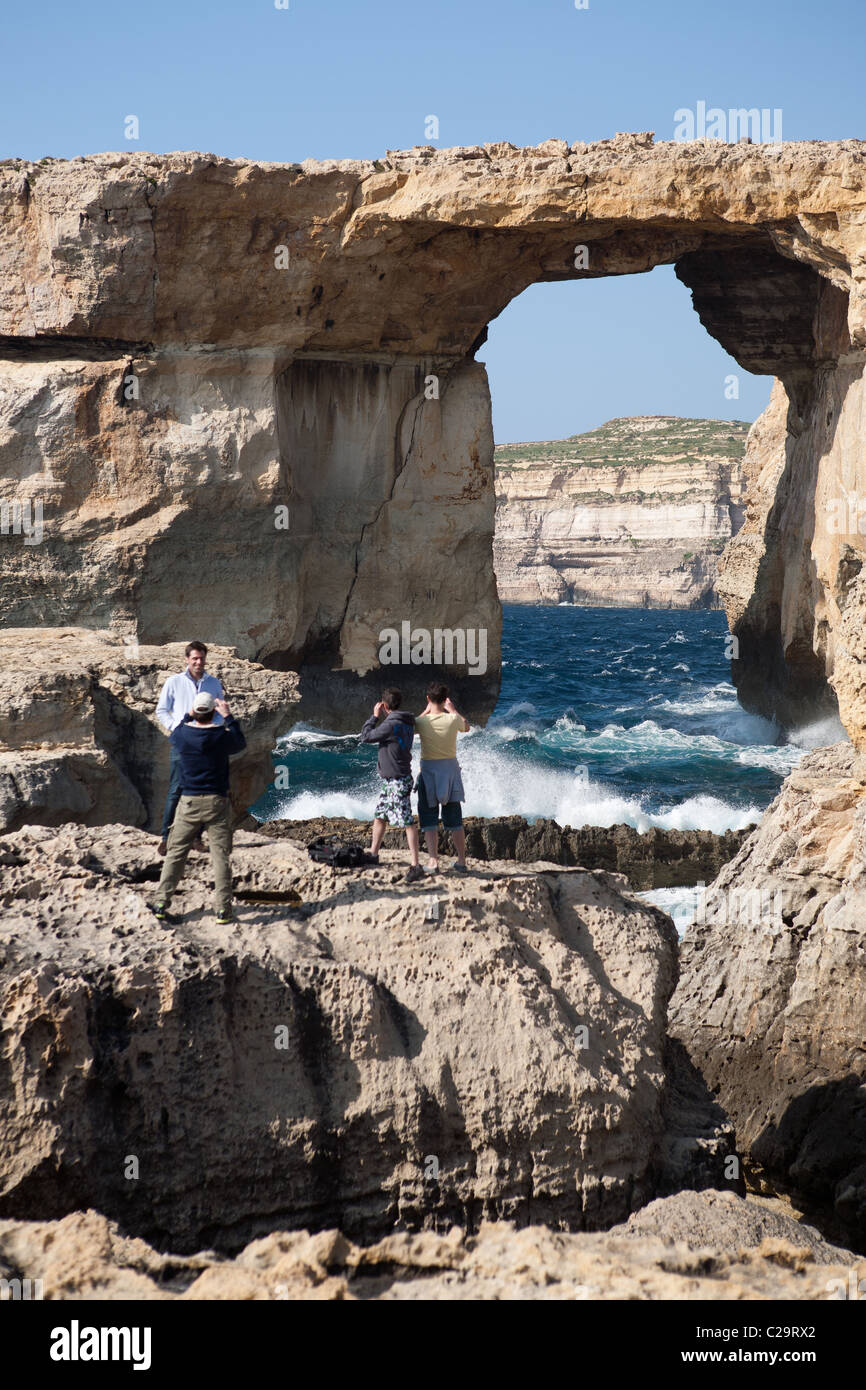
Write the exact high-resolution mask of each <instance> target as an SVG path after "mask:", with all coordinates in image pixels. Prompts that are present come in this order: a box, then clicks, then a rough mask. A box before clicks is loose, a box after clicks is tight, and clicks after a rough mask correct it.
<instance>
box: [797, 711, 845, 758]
mask: <svg viewBox="0 0 866 1390" xmlns="http://www.w3.org/2000/svg"><path fill="white" fill-rule="evenodd" d="M788 739H789V741H790V742H791V743H793V744H794V745H795V746H796V747H797V748H802V749H803V750H804V752H805V751H807V750H809V749H811V748H826V747H827V745H828V744H830V743H847V742H848V733H847V730H846V729H845V726H844V724H843V723H842V721H841V720H840V719H839V718H838V716H837V715H835V714H830V715H827V716H826V718H824V719H816V720H815V721H814V723H812V724H804V725H803V727H802V728H800V729H792V730H791V732H790V733H789V734H788Z"/></svg>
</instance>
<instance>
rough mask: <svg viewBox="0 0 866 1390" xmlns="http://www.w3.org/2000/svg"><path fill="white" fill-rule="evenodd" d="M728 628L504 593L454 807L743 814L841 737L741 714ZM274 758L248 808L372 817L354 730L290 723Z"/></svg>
mask: <svg viewBox="0 0 866 1390" xmlns="http://www.w3.org/2000/svg"><path fill="white" fill-rule="evenodd" d="M727 639H728V627H727V621H726V619H725V615H724V613H722V612H721V611H717V610H701V611H682V610H667V609H665V610H661V609H634V608H625V609H616V608H583V607H577V606H573V605H570V604H560V605H559V606H556V607H536V606H530V605H525V604H506V605H504V606H503V629H502V687H501V692H500V696H499V701H498V703H497V706H496V709H495V711H494V713H493V715H492V716H491V718H490V720H489V722H488V724H487V726H486V727H485V728H483V729H482V728H472V729H471V730H470V732H469V733H468V734H464V735H462V736H461V738H460V740H459V747H458V753H459V758H460V764H461V768H462V771H463V781H464V785H465V788H466V802H465V804H464V808H463V809H464V814H466V815H470V816H504V815H514V814H517V815H522V816H525V817H526V818H527V819H528V820H535V819H537V818H538V817H541V816H547V817H550V818H552V819H553V820H556V821H558V822H559V824H560V825H571V826H574V827H578V826H582V825H600V826H610V825H616V824H618V823H623V824H626V825H632V826H634V827H635V828H636V829H638V830H647V829H649V827H651V826H661V827H664V828H667V829H676V830H691V829H697V830H714V831H716V832H722V831H724V830H727V829H734V830H737V829H741V828H743V827H745V826H748V825H750V824H752V823H754V822H756V821H758V820H759V819H760V817H761V815H762V813H763V811H764V810H765V809H766V807H767V806H768V805H769V803H770V802H771V801H772V800H773V798H774V797H775V795H776V793H777V792H778V790H779V787H780V786H781V784H782V781H783V780H784V778H785V777H786V776H787V775H788V773H789V772H790V771H791V770H792V768H794V767H795V766H796V765H797V763H798V762H799V760H800V759H801V758H802V757H803V755H804V753H805V752H806V751H807V750H808V749H810V748H816V747H820V746H822V745H824V744H828V743H835V742H838V741H839V740H840V739H844V738H846V737H847V736H846V734H845V730H844V728H843V727H842V725H841V724H840V723H839V721H838V720H837V719H835V718H823V719H821V720H817V721H815V722H814V723H812V724H808V725H805V726H804V727H803V728H801V729H795V730H793V731H788V733H787V734H783V733H782V731H781V730H780V729H779V727H778V726H777V725H776V724H775V723H774V722H773V721H772V720H769V719H764V718H762V717H761V716H759V715H756V714H749V713H747V712H746V711H745V710H744V709H743V708H742V707H741V706H740V704H739V703H738V701H737V696H736V691H735V689H734V687H733V685H732V683H731V679H730V662H729V659H728V656H727V655H726V641H727ZM416 749H417V741H416ZM418 757H419V754H418V752H417V751H416V755H415V762H416V764H417V761H418ZM274 763H275V768H276V767H279V766H282V767H284V768H285V769H286V771H285V773H284V774H283V775H282V779H283V780H284V781H287V786H286V788H285V789H284V790H277V789H276V788H275V787H273V786H272V787H271V788H270V789H269V790H268V792H266V793H265V795H264V796H263V797H262V798H261V799H260V800H259V801H258V802H257V803H256V805H255V806H254V807H253V808H252V811H253V815H255V816H256V817H257V818H258V819H259V820H269V819H278V818H288V819H293V820H296V819H306V818H309V817H313V816H348V817H354V818H357V819H361V820H369V819H370V817H371V816H372V813H373V808H374V806H375V802H376V788H377V782H376V749H375V747H373V746H370V745H364V744H359V743H358V739H357V735H355V734H338V733H334V732H333V731H330V730H328V729H325V728H316V727H315V726H313V725H311V724H309V723H307V724H297V725H295V727H294V728H293V729H291V730H290V731H289V732H288V733H287V734H286V735H285V736H284V737H283V738H281V739H280V741H279V745H278V747H277V749H276V750H275V753H274ZM648 896H649V898H650V900H651V901H654V902H656V903H657V904H658V905H659V906H661V907H663V908H664V909H665V911H668V912H670V913H671V915H672V916H673V918H674V921H675V922H676V923H677V925H678V926H680V927H682V925H683V923H684V922H686V921H687V920H688V919H689V917H690V916H691V915H693V911H694V893H692V892H691V890H688V889H685V890H682V889H663V890H656V892H654V893H653V894H651V895H648Z"/></svg>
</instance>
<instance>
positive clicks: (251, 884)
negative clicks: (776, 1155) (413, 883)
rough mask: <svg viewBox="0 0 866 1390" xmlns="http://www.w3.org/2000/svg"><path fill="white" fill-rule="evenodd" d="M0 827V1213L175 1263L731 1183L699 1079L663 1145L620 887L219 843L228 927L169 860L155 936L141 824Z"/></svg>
mask: <svg viewBox="0 0 866 1390" xmlns="http://www.w3.org/2000/svg"><path fill="white" fill-rule="evenodd" d="M2 843H3V848H2V855H3V869H2V873H3V881H2V890H0V909H2V938H0V940H2V945H0V958H2V969H0V1018H2V1021H3V1022H2V1027H3V1033H2V1050H0V1059H2V1061H0V1065H2V1069H3V1074H4V1076H5V1080H4V1083H3V1085H2V1087H0V1173H2V1179H0V1216H4V1217H16V1218H26V1217H39V1218H40V1219H42V1218H46V1217H61V1216H63V1215H65V1214H67V1213H69V1212H71V1211H74V1210H76V1209H78V1208H83V1207H87V1206H95V1207H98V1209H99V1210H100V1211H102V1212H103V1213H104V1214H105V1215H107V1216H109V1217H110V1218H112V1219H114V1220H117V1221H118V1222H120V1223H121V1224H122V1226H123V1227H124V1229H125V1230H127V1231H128V1232H131V1233H134V1234H138V1235H141V1236H142V1237H143V1238H145V1239H147V1240H149V1241H151V1242H152V1243H156V1244H157V1245H159V1246H161V1247H162V1248H171V1249H174V1250H181V1251H186V1252H190V1251H194V1250H197V1249H200V1248H201V1247H202V1246H211V1245H218V1246H219V1247H220V1248H222V1249H228V1250H237V1249H239V1248H240V1247H241V1246H242V1245H244V1244H245V1243H246V1242H247V1241H249V1240H250V1239H252V1238H253V1237H254V1236H255V1235H258V1234H263V1233H266V1232H267V1231H269V1230H272V1229H273V1228H274V1226H286V1227H288V1228H292V1229H300V1228H302V1227H305V1226H308V1227H309V1226H314V1227H327V1226H332V1225H338V1226H339V1227H340V1228H341V1229H342V1230H344V1231H345V1232H346V1234H347V1235H349V1236H350V1237H352V1238H361V1239H363V1240H364V1241H369V1240H371V1239H373V1238H374V1237H375V1236H376V1235H378V1234H386V1233H387V1232H388V1231H390V1230H392V1229H393V1228H394V1227H395V1226H396V1225H402V1226H403V1227H405V1228H409V1229H417V1228H419V1227H424V1226H427V1227H432V1228H435V1229H438V1230H443V1229H447V1228H448V1227H449V1226H450V1224H451V1223H452V1222H454V1221H459V1222H460V1223H462V1224H464V1225H468V1226H470V1227H472V1228H474V1227H477V1225H478V1223H479V1222H480V1221H481V1220H482V1219H484V1218H485V1217H497V1218H511V1219H514V1220H516V1221H517V1222H518V1223H519V1224H521V1225H524V1224H528V1223H532V1222H536V1223H539V1222H540V1223H549V1224H551V1225H554V1226H557V1225H565V1226H567V1227H570V1228H572V1229H590V1230H591V1229H599V1228H603V1227H605V1226H608V1225H611V1224H612V1223H613V1222H615V1221H617V1220H623V1219H625V1218H626V1217H627V1216H628V1215H629V1213H630V1212H631V1211H633V1210H634V1209H636V1208H637V1207H639V1206H640V1205H641V1204H642V1203H644V1202H646V1201H648V1200H650V1199H651V1198H652V1197H654V1196H655V1195H657V1194H658V1193H659V1192H661V1191H665V1190H670V1188H671V1187H672V1186H683V1185H689V1184H690V1183H696V1184H697V1185H699V1186H706V1185H715V1186H718V1185H728V1186H729V1185H732V1184H729V1183H727V1182H726V1180H725V1179H724V1176H723V1173H724V1166H725V1159H726V1157H727V1155H729V1154H730V1153H731V1152H732V1148H731V1135H730V1130H729V1127H728V1126H727V1123H726V1122H725V1120H724V1117H722V1116H721V1115H720V1112H718V1110H717V1108H716V1107H714V1106H713V1104H712V1103H711V1101H710V1099H709V1097H708V1095H707V1093H706V1091H705V1089H704V1091H703V1093H702V1099H699V1100H698V1102H697V1104H696V1103H695V1098H694V1094H693V1095H692V1097H691V1099H690V1106H691V1109H690V1110H689V1112H688V1116H687V1118H688V1121H689V1125H691V1130H690V1133H687V1132H686V1131H687V1129H688V1126H687V1125H686V1124H685V1119H684V1115H683V1114H680V1113H679V1112H677V1113H676V1114H674V1113H672V1109H671V1104H670V1096H669V1094H668V1087H667V1074H666V1051H667V1045H668V1044H667V1040H666V1016H667V1000H668V997H669V996H670V993H671V991H672V990H673V987H674V984H675V980H676V936H675V932H674V929H673V925H672V923H671V921H670V919H669V918H668V917H666V916H665V915H664V914H663V913H660V912H658V911H657V910H656V909H654V908H650V907H647V906H645V905H644V904H642V903H640V902H638V901H637V900H636V899H634V898H631V897H629V896H628V894H627V889H626V885H625V882H624V880H623V879H621V878H619V877H617V876H614V875H607V874H602V873H598V874H590V873H584V872H581V871H579V870H572V871H568V870H563V869H558V868H555V867H554V866H543V865H542V866H538V865H536V866H533V867H532V868H526V869H524V868H519V867H517V866H515V865H513V864H501V863H496V864H490V865H486V866H485V867H484V869H483V871H482V872H477V873H473V874H471V875H470V876H469V877H467V878H465V879H460V878H456V877H449V876H446V875H443V876H442V877H441V878H440V879H437V880H436V881H435V883H430V884H426V883H425V884H424V885H422V886H421V887H420V889H418V888H407V887H406V886H405V884H404V882H403V878H404V875H405V869H406V863H407V859H406V856H405V855H399V856H398V855H395V856H394V858H393V862H392V863H388V864H385V865H383V866H382V867H380V868H377V869H372V870H367V871H366V872H365V873H363V874H354V873H351V872H347V871H338V872H336V873H335V872H334V871H333V870H330V869H326V868H324V867H322V866H317V865H314V864H313V863H312V862H311V861H310V860H309V858H308V857H307V855H306V851H305V850H304V849H303V847H301V846H299V845H297V844H295V843H293V842H291V841H287V840H280V841H274V840H272V839H267V838H265V837H264V836H255V835H249V834H246V833H245V832H239V833H238V836H237V844H236V848H235V853H234V868H235V876H236V894H237V896H238V899H239V918H240V920H239V922H238V924H237V925H236V926H233V927H231V928H229V929H226V928H224V927H218V926H217V924H216V922H215V920H214V918H213V916H212V907H211V896H212V895H211V889H210V886H209V883H208V877H209V875H208V863H209V861H208V858H207V856H206V855H203V854H199V853H196V852H193V853H192V854H191V856H190V859H189V861H188V871H187V876H186V877H185V878H184V880H183V882H182V884H181V890H180V892H179V893H178V895H177V896H176V898H175V900H174V904H173V906H174V907H176V908H177V909H178V910H179V911H180V912H181V913H182V914H183V922H182V924H181V925H179V926H169V925H164V924H160V923H157V922H156V921H155V919H154V918H153V917H152V915H151V914H150V913H149V911H148V909H147V906H146V899H147V896H148V893H149V892H150V893H152V891H153V887H154V885H155V881H156V879H157V877H158V874H159V868H160V861H158V860H155V856H154V854H153V848H152V841H151V840H149V839H148V837H147V836H145V835H144V834H142V832H140V831H137V830H131V829H128V828H124V827H116V826H115V827H112V826H107V827H97V828H93V829H90V828H85V827H82V826H73V825H68V826H64V827H62V828H60V829H51V828H47V827H25V828H24V829H22V830H19V831H17V832H15V833H14V834H11V835H8V836H6V837H5V839H4V840H3V842H2ZM584 1030H585V1031H584ZM673 1109H674V1110H676V1109H677V1107H676V1106H674V1107H673ZM674 1132H675V1140H676V1142H675V1143H674V1145H673V1146H671V1145H667V1146H666V1141H667V1137H668V1135H669V1134H674ZM131 1158H132V1159H135V1160H136V1163H135V1165H134V1168H135V1172H137V1174H138V1176H137V1177H130V1176H128V1173H129V1171H130V1168H129V1162H130V1159H131ZM734 1185H735V1184H734Z"/></svg>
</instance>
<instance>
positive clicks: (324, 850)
mask: <svg viewBox="0 0 866 1390" xmlns="http://www.w3.org/2000/svg"><path fill="white" fill-rule="evenodd" d="M307 853H308V854H309V856H310V858H311V859H314V860H315V861H316V863H317V864H330V866H331V868H332V869H363V868H365V867H366V866H367V865H368V864H375V862H376V861H375V859H371V857H370V855H369V854H368V853H367V851H366V850H365V849H364V846H363V845H359V844H356V843H355V842H353V841H350V842H349V844H344V843H343V841H342V840H338V839H336V838H334V837H328V836H326V835H319V836H318V838H317V839H315V840H311V841H310V843H309V844H308V845H307Z"/></svg>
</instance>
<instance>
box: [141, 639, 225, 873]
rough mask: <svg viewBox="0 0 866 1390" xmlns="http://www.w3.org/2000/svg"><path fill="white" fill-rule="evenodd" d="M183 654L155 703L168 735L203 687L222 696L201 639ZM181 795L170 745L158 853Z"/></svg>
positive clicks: (177, 765) (162, 849) (217, 716)
mask: <svg viewBox="0 0 866 1390" xmlns="http://www.w3.org/2000/svg"><path fill="white" fill-rule="evenodd" d="M184 655H185V656H186V670H185V671H181V672H180V673H179V674H178V675H176V676H169V678H168V680H167V681H166V682H165V685H164V686H163V687H162V690H161V692H160V696H159V703H158V704H157V706H156V717H157V719H158V720H159V722H160V724H161V725H162V727H163V728H164V729H165V731H166V733H167V734H171V732H172V730H173V729H176V728H177V726H178V724H182V723H183V721H184V720H185V719H186V718H187V717H188V716H189V715H190V714H191V713H192V705H193V700H194V699H195V697H196V695H198V694H199V693H200V691H202V690H203V691H205V692H206V693H207V694H208V695H212V696H213V697H214V699H215V700H224V699H225V691H224V690H223V688H222V682H221V681H218V680H217V678H216V676H209V675H207V674H206V672H205V669H204V664H205V661H206V660H207V647H206V646H205V644H204V642H190V643H188V645H187V647H186V650H185V652H184ZM222 722H223V718H222V715H221V714H215V715H214V723H215V724H221V723H222ZM180 798H181V790H180V763H179V761H178V758H177V754H176V753H175V750H174V747H173V746H172V749H171V773H170V777H169V783H168V796H167V797H166V798H165V811H164V812H163V817H162V830H161V831H160V841H159V852H160V854H165V852H166V848H167V842H168V832H169V831H170V830H171V824H172V821H173V820H174V813H175V811H176V810H177V803H178V802H179V801H180Z"/></svg>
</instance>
